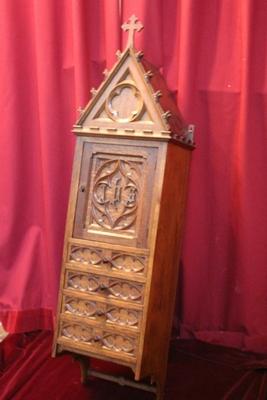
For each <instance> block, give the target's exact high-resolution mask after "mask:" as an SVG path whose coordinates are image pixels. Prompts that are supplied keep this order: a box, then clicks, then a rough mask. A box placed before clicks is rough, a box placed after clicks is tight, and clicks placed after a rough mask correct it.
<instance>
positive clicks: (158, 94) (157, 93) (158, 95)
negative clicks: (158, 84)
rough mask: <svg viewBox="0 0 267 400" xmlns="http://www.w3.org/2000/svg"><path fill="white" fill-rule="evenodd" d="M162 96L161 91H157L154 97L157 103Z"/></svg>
mask: <svg viewBox="0 0 267 400" xmlns="http://www.w3.org/2000/svg"><path fill="white" fill-rule="evenodd" d="M161 96H162V92H161V90H157V91H156V92H155V93H153V97H154V99H155V101H156V102H158V101H159V98H160V97H161Z"/></svg>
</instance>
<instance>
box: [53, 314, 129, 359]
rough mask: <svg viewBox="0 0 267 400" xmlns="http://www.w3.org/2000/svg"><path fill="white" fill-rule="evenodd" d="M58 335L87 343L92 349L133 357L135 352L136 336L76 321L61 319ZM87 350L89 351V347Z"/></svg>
mask: <svg viewBox="0 0 267 400" xmlns="http://www.w3.org/2000/svg"><path fill="white" fill-rule="evenodd" d="M60 336H61V337H62V338H64V339H67V340H70V341H74V342H78V343H84V344H88V347H89V346H90V347H91V350H92V351H97V352H99V351H101V349H102V350H108V351H110V352H111V353H112V352H116V353H117V354H122V355H128V356H133V357H134V356H135V354H136V349H137V337H135V336H131V335H130V336H129V335H126V334H124V333H114V332H112V331H109V330H106V329H99V328H95V327H91V326H90V325H87V324H81V323H78V322H76V321H75V322H73V321H63V322H62V323H61V328H60ZM88 350H89V351H90V349H89V348H88Z"/></svg>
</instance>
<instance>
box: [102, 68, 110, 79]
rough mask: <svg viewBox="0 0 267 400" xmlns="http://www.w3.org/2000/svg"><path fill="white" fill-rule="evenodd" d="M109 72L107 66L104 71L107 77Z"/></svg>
mask: <svg viewBox="0 0 267 400" xmlns="http://www.w3.org/2000/svg"><path fill="white" fill-rule="evenodd" d="M108 74H109V71H108V69H107V68H105V69H104V71H103V75H104V76H105V78H107V77H108Z"/></svg>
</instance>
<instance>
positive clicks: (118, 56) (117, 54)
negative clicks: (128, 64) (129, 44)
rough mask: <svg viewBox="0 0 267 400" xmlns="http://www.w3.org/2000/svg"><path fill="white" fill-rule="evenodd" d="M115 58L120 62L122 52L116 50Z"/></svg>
mask: <svg viewBox="0 0 267 400" xmlns="http://www.w3.org/2000/svg"><path fill="white" fill-rule="evenodd" d="M116 56H117V59H118V60H120V59H121V56H122V52H121V51H120V50H117V51H116Z"/></svg>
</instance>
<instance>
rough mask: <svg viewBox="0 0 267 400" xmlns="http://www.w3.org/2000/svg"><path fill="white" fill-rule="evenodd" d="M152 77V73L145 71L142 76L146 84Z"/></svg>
mask: <svg viewBox="0 0 267 400" xmlns="http://www.w3.org/2000/svg"><path fill="white" fill-rule="evenodd" d="M152 76H153V72H152V71H150V70H149V71H147V72H146V73H145V74H144V78H145V80H146V81H147V82H149V80H150V79H151V78H152Z"/></svg>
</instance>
